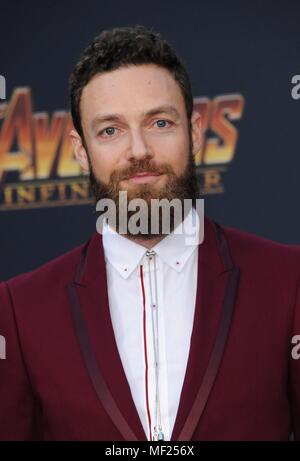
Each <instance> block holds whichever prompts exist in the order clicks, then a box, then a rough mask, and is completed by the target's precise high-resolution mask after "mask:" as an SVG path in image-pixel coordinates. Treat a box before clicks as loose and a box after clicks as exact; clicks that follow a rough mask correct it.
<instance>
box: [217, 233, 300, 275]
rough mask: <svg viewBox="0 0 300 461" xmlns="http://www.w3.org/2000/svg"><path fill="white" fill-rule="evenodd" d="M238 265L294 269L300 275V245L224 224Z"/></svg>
mask: <svg viewBox="0 0 300 461" xmlns="http://www.w3.org/2000/svg"><path fill="white" fill-rule="evenodd" d="M222 229H223V231H224V233H225V236H226V239H227V241H228V244H229V247H230V251H231V254H232V257H233V259H234V261H235V262H236V264H237V265H239V264H240V265H245V264H251V265H255V266H256V267H257V268H258V269H259V268H265V269H266V268H270V269H272V270H274V269H276V268H277V269H278V270H281V271H282V270H286V269H289V270H293V271H295V272H298V274H299V276H300V245H287V244H283V243H279V242H275V241H273V240H270V239H267V238H264V237H260V236H257V235H255V234H252V233H249V232H245V231H242V230H239V229H235V228H232V227H226V226H222Z"/></svg>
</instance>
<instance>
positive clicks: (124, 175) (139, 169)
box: [110, 159, 174, 182]
mask: <svg viewBox="0 0 300 461" xmlns="http://www.w3.org/2000/svg"><path fill="white" fill-rule="evenodd" d="M146 172H147V173H153V174H156V175H160V174H174V171H173V168H172V167H170V165H165V164H163V165H159V166H158V165H155V164H154V163H153V162H150V161H149V160H146V159H144V160H140V161H138V162H135V163H133V164H132V165H130V166H129V167H128V168H125V169H123V170H122V171H114V172H113V173H112V174H111V178H110V180H111V181H112V182H119V181H122V180H123V179H128V178H130V177H132V176H134V175H136V174H138V173H146Z"/></svg>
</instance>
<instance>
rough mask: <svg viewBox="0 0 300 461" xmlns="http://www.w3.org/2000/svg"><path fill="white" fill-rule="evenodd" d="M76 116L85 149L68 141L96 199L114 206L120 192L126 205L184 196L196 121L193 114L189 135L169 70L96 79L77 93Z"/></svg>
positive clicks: (76, 139)
mask: <svg viewBox="0 0 300 461" xmlns="http://www.w3.org/2000/svg"><path fill="white" fill-rule="evenodd" d="M80 112H81V123H82V129H83V135H84V141H85V143H83V140H82V139H81V137H80V136H79V134H78V133H77V132H76V131H74V130H73V131H72V132H71V138H72V143H73V148H74V152H75V156H76V158H77V160H78V161H79V163H80V165H81V167H82V169H83V170H84V171H86V172H89V173H90V177H91V181H92V186H93V189H94V192H95V194H96V199H100V198H102V197H103V198H104V197H107V196H108V197H110V198H114V199H116V200H117V197H116V194H117V193H118V192H119V191H121V190H122V191H124V190H126V191H127V193H128V200H130V199H131V198H144V199H146V200H150V199H151V198H169V199H172V198H175V197H176V196H179V197H178V198H182V194H183V195H186V193H189V192H188V191H184V190H182V186H184V185H185V186H186V185H187V184H186V182H188V183H190V182H191V180H192V178H191V177H190V175H191V173H192V175H194V176H195V171H194V167H193V159H192V156H193V154H195V153H196V152H197V151H199V149H200V145H201V144H200V143H201V124H200V115H199V114H198V113H197V112H193V116H192V120H191V124H192V130H191V133H189V127H188V120H187V115H186V108H185V102H184V98H183V95H182V93H181V90H180V87H179V84H178V83H177V82H176V80H175V79H174V78H173V76H172V74H171V73H170V72H169V71H168V70H166V69H164V68H162V67H159V66H156V65H154V64H145V65H138V66H133V65H132V66H129V67H124V68H120V69H117V70H114V71H112V72H107V73H103V74H97V75H96V76H94V77H93V78H92V79H91V80H90V82H89V83H88V84H87V85H86V86H85V87H84V89H83V91H82V95H81V101H80ZM84 144H85V145H84ZM191 170H192V171H191ZM194 179H195V178H194ZM182 182H183V183H182ZM184 198H193V197H184Z"/></svg>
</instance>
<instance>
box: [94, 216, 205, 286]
mask: <svg viewBox="0 0 300 461" xmlns="http://www.w3.org/2000/svg"><path fill="white" fill-rule="evenodd" d="M199 223H200V220H199V217H198V214H197V212H196V210H195V208H192V209H191V210H190V212H189V213H188V215H187V216H186V218H185V219H184V221H183V223H182V232H180V233H176V232H175V233H174V231H173V232H171V234H169V235H167V236H166V237H165V238H163V239H162V240H161V241H160V242H158V243H157V244H156V245H154V246H153V248H152V250H154V251H155V252H156V253H157V255H158V256H159V258H161V259H162V261H163V262H164V263H166V264H167V265H168V266H169V267H171V268H172V269H174V270H176V271H177V272H181V271H182V269H183V267H184V266H185V264H186V262H187V261H188V259H189V257H190V256H191V254H192V253H193V251H194V250H195V248H196V247H198V245H199V240H198V238H197V237H198V235H199ZM175 231H176V229H175ZM102 242H103V248H104V254H105V258H106V259H107V260H108V261H109V262H110V264H111V265H112V266H113V267H114V268H115V269H116V271H117V272H118V273H119V274H120V275H121V277H123V278H124V279H127V278H128V277H129V276H130V275H131V274H132V273H133V272H134V270H135V269H136V268H137V266H138V264H139V263H140V261H141V260H142V259H143V257H144V256H145V254H146V252H147V248H145V247H144V246H143V245H140V244H138V243H136V242H134V241H132V240H130V239H128V238H126V237H124V236H123V235H120V234H118V233H117V232H116V231H115V230H113V229H112V228H111V227H110V226H109V225H108V224H107V222H106V221H105V220H104V222H103V228H102Z"/></svg>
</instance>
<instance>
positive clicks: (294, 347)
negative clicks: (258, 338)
mask: <svg viewBox="0 0 300 461" xmlns="http://www.w3.org/2000/svg"><path fill="white" fill-rule="evenodd" d="M294 308H295V310H294V315H293V329H292V337H291V357H290V364H291V365H290V401H291V413H292V429H293V434H294V440H300V281H299V283H298V286H297V292H296V301H295V305H294Z"/></svg>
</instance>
